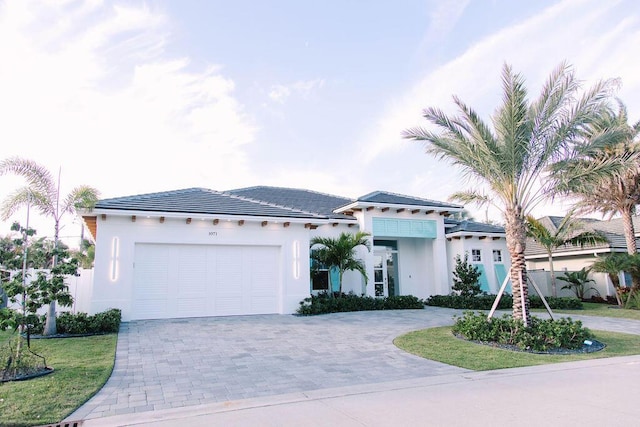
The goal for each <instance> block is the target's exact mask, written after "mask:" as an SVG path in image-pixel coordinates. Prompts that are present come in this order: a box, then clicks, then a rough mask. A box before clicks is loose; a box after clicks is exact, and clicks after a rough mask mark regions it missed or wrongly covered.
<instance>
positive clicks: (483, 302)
mask: <svg viewBox="0 0 640 427" xmlns="http://www.w3.org/2000/svg"><path fill="white" fill-rule="evenodd" d="M495 299H496V296H495V295H476V296H462V295H433V296H431V297H429V298H428V299H427V301H426V302H425V304H426V305H430V306H435V307H447V308H458V309H465V310H491V306H492V305H493V302H494V301H495ZM545 299H546V300H547V303H548V304H549V307H551V308H552V309H556V310H582V308H583V305H582V301H580V300H579V299H577V298H573V297H545ZM529 303H530V305H531V308H544V304H543V303H542V298H540V297H539V296H537V295H531V296H529ZM511 307H513V297H512V296H511V295H503V296H502V298H500V303H499V304H498V309H500V310H508V309H510V308H511Z"/></svg>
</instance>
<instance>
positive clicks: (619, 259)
mask: <svg viewBox="0 0 640 427" xmlns="http://www.w3.org/2000/svg"><path fill="white" fill-rule="evenodd" d="M628 266H629V256H628V254H622V253H615V252H613V253H610V254H607V255H604V256H602V257H598V259H597V260H596V261H594V263H593V264H591V270H592V271H595V272H596V273H606V274H607V275H608V276H609V280H611V284H612V285H613V288H614V289H615V291H616V301H617V302H618V306H620V307H622V298H621V297H620V293H621V287H620V272H621V271H625V270H626V269H627V268H628Z"/></svg>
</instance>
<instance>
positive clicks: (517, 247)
mask: <svg viewBox="0 0 640 427" xmlns="http://www.w3.org/2000/svg"><path fill="white" fill-rule="evenodd" d="M505 220H506V225H505V232H506V235H507V247H508V249H509V255H510V257H511V273H510V276H511V289H512V291H513V318H514V319H522V320H524V322H525V323H526V324H527V325H530V324H531V313H530V312H529V288H528V286H527V265H526V261H525V258H524V250H525V247H526V238H527V237H526V236H527V232H526V227H525V221H524V217H523V215H522V210H521V208H520V207H518V208H511V209H507V211H506V212H505Z"/></svg>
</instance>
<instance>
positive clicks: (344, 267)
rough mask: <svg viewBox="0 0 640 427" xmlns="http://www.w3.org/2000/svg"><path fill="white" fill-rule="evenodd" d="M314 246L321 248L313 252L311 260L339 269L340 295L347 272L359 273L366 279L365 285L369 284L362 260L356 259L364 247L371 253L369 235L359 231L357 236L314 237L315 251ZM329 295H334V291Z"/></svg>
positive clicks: (342, 234) (346, 234)
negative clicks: (357, 249) (343, 278)
mask: <svg viewBox="0 0 640 427" xmlns="http://www.w3.org/2000/svg"><path fill="white" fill-rule="evenodd" d="M314 246H319V247H318V248H316V249H314V250H312V251H311V258H312V259H313V260H314V261H315V262H316V263H318V264H321V265H324V266H326V267H328V268H331V267H335V268H337V269H338V273H339V283H338V294H339V295H340V294H342V276H343V274H344V272H345V271H358V272H360V274H362V277H364V280H365V283H366V282H368V280H369V279H368V277H367V269H366V266H365V264H364V262H363V261H362V260H360V259H357V258H356V248H357V247H358V246H364V247H365V248H367V250H368V251H371V242H370V241H369V233H365V232H364V231H358V232H357V233H356V234H351V233H340V236H338V238H331V237H314V238H313V239H311V242H310V248H312V249H313V247H314ZM330 287H331V285H330ZM329 294H330V295H332V294H333V292H332V290H330V292H329Z"/></svg>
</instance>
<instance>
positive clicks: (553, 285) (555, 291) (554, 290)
mask: <svg viewBox="0 0 640 427" xmlns="http://www.w3.org/2000/svg"><path fill="white" fill-rule="evenodd" d="M549 271H550V272H551V295H553V297H554V298H555V297H557V296H558V288H557V287H556V272H555V270H554V269H553V254H552V253H551V252H549Z"/></svg>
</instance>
